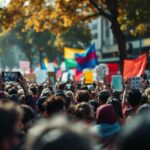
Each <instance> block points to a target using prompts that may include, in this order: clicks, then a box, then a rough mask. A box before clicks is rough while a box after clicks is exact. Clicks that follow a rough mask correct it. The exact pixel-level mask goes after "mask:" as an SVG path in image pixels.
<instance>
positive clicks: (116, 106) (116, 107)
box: [107, 97, 123, 118]
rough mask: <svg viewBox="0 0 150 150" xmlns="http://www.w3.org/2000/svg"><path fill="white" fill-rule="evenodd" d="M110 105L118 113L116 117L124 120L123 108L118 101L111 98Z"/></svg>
mask: <svg viewBox="0 0 150 150" xmlns="http://www.w3.org/2000/svg"><path fill="white" fill-rule="evenodd" d="M107 103H108V104H111V105H112V106H113V108H114V110H115V112H116V115H117V117H118V118H122V117H123V114H122V108H121V103H120V101H119V100H118V99H116V98H114V97H110V98H109V99H108V101H107Z"/></svg>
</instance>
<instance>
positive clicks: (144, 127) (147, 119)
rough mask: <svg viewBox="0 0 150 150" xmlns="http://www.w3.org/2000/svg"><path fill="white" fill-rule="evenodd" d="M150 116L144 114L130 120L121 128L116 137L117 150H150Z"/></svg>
mask: <svg viewBox="0 0 150 150" xmlns="http://www.w3.org/2000/svg"><path fill="white" fill-rule="evenodd" d="M149 135H150V115H149V113H144V114H142V115H139V116H137V117H135V118H133V119H131V120H129V121H128V122H127V123H126V125H125V126H124V127H123V128H122V132H121V133H120V136H119V137H118V140H117V143H116V147H117V150H142V149H143V150H146V149H150V142H149V141H150V136H149Z"/></svg>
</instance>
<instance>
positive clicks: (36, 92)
mask: <svg viewBox="0 0 150 150" xmlns="http://www.w3.org/2000/svg"><path fill="white" fill-rule="evenodd" d="M30 91H32V93H33V95H37V94H38V89H37V87H35V86H33V87H31V88H30Z"/></svg>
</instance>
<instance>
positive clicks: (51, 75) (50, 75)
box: [48, 72, 56, 86]
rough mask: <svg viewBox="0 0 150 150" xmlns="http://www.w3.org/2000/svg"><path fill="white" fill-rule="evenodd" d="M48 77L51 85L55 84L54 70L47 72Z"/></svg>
mask: <svg viewBox="0 0 150 150" xmlns="http://www.w3.org/2000/svg"><path fill="white" fill-rule="evenodd" d="M48 79H49V82H50V84H51V85H53V86H54V85H55V83H56V74H55V72H48Z"/></svg>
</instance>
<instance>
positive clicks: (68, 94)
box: [66, 91, 75, 104]
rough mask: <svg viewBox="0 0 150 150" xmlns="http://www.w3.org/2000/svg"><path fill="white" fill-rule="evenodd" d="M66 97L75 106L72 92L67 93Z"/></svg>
mask: <svg viewBox="0 0 150 150" xmlns="http://www.w3.org/2000/svg"><path fill="white" fill-rule="evenodd" d="M66 96H68V97H69V98H70V100H71V103H72V104H75V96H74V93H73V92H72V91H67V92H66Z"/></svg>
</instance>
